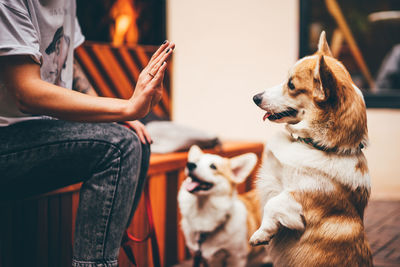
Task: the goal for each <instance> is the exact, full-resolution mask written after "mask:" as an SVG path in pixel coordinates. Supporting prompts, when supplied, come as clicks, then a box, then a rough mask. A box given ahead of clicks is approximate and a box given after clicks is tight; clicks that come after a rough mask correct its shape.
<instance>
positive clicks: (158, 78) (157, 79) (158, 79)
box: [153, 61, 167, 84]
mask: <svg viewBox="0 0 400 267" xmlns="http://www.w3.org/2000/svg"><path fill="white" fill-rule="evenodd" d="M166 69H167V62H165V61H163V63H162V64H161V66H160V68H159V69H158V71H157V73H156V75H155V76H154V79H153V82H154V83H155V84H158V83H162V82H163V80H164V74H165V70H166Z"/></svg>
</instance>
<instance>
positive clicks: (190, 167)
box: [186, 162, 197, 172]
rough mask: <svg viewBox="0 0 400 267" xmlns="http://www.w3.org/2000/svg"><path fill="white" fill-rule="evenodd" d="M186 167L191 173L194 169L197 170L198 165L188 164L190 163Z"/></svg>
mask: <svg viewBox="0 0 400 267" xmlns="http://www.w3.org/2000/svg"><path fill="white" fill-rule="evenodd" d="M186 167H187V168H188V170H189V171H190V172H191V171H193V170H194V169H196V167H197V165H196V163H193V162H188V163H187V164H186Z"/></svg>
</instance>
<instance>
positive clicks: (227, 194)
mask: <svg viewBox="0 0 400 267" xmlns="http://www.w3.org/2000/svg"><path fill="white" fill-rule="evenodd" d="M256 163H257V156H256V155H255V154H253V153H248V154H244V155H241V156H238V157H234V158H231V159H228V158H223V157H220V156H217V155H213V154H205V153H203V152H202V151H201V150H200V148H199V147H197V146H193V147H191V148H190V151H189V156H188V163H187V168H186V174H187V175H188V177H187V179H186V180H185V181H184V182H183V183H182V186H181V188H180V190H179V194H178V203H179V208H180V211H181V214H182V221H181V228H182V230H183V233H184V236H185V239H186V244H187V246H188V248H189V249H190V250H191V251H192V252H196V251H197V252H199V251H201V253H202V258H203V259H204V260H206V262H207V263H208V264H209V265H210V266H212V267H213V266H245V265H246V263H247V259H248V257H253V256H255V255H256V254H257V255H258V258H260V254H261V258H263V256H265V254H264V255H262V254H263V252H264V253H265V250H264V249H263V248H262V249H261V250H260V249H258V250H254V248H251V247H250V246H249V244H248V240H249V238H250V236H251V234H252V233H254V231H255V230H256V229H257V228H258V227H259V225H260V221H261V214H260V206H259V201H258V198H257V194H255V192H254V191H250V192H248V193H246V194H243V195H240V196H239V195H238V193H237V190H236V186H237V184H240V183H242V182H244V181H245V179H246V178H247V176H249V174H250V173H251V172H252V170H253V169H254V167H255V165H256Z"/></svg>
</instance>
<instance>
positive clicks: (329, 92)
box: [313, 55, 337, 103]
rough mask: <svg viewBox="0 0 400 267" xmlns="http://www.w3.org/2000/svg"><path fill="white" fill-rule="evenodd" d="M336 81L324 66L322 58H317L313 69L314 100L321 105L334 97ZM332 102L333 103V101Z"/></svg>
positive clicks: (326, 66) (327, 67)
mask: <svg viewBox="0 0 400 267" xmlns="http://www.w3.org/2000/svg"><path fill="white" fill-rule="evenodd" d="M336 91H337V80H336V77H335V75H334V74H333V72H332V70H331V69H330V68H329V66H328V65H327V64H326V61H325V58H324V56H322V55H321V56H319V58H318V60H317V64H316V66H315V69H314V92H313V96H314V100H315V101H316V102H317V103H323V102H326V101H329V100H332V98H333V97H334V96H335V95H336ZM333 102H334V101H333Z"/></svg>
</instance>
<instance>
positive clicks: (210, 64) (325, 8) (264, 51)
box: [77, 0, 400, 199]
mask: <svg viewBox="0 0 400 267" xmlns="http://www.w3.org/2000/svg"><path fill="white" fill-rule="evenodd" d="M77 2H78V17H79V21H80V24H81V27H82V31H83V33H84V35H85V36H86V39H87V40H90V41H96V42H113V43H114V44H115V45H120V44H140V45H158V44H160V43H161V42H162V41H163V40H164V39H169V40H172V41H173V42H175V43H176V51H175V53H174V58H173V62H172V66H170V69H171V99H172V100H171V118H172V120H173V121H175V122H177V123H181V124H184V125H188V126H191V127H195V128H199V129H202V130H205V131H208V132H211V133H215V134H216V135H218V136H219V137H220V138H221V139H223V140H226V139H234V140H254V141H262V142H268V139H269V137H270V136H271V135H272V134H273V133H274V132H276V131H277V130H279V129H280V128H281V126H280V125H274V124H271V123H269V122H263V121H262V116H263V112H262V111H261V110H259V109H258V108H257V107H256V106H255V105H254V104H253V103H252V96H253V95H254V94H256V93H257V92H260V91H262V90H264V89H266V88H268V87H270V86H273V85H275V84H277V83H279V82H281V81H282V80H283V79H285V78H286V76H287V72H288V70H289V68H290V67H291V66H292V65H293V64H294V63H295V62H296V60H298V59H299V58H300V57H302V56H305V55H308V54H312V53H313V52H314V51H315V50H316V45H317V41H318V36H319V34H320V32H321V31H322V30H325V31H326V32H327V37H328V42H329V43H330V44H331V48H332V50H333V52H334V54H335V56H336V57H337V58H339V59H340V60H341V61H342V62H343V63H344V64H345V66H346V67H347V68H348V69H349V71H350V73H351V75H352V77H353V80H354V82H355V83H356V84H357V85H358V86H359V87H360V88H362V89H363V90H364V95H365V98H366V101H367V106H368V124H369V135H370V147H369V148H368V149H367V150H366V155H367V157H368V160H369V166H370V171H371V177H372V183H373V187H372V188H373V194H372V196H373V198H379V199H382V198H384V199H394V198H398V199H400V193H399V192H400V179H399V177H398V174H399V173H400V164H398V161H399V159H400V152H399V149H400V140H399V138H398V137H399V136H400V110H399V108H400V97H399V93H398V92H400V90H399V89H400V85H399V80H400V78H399V73H398V72H397V74H396V70H397V71H398V69H399V67H400V63H399V62H400V55H399V53H400V51H399V50H400V49H397V52H396V49H395V47H396V44H399V43H400V11H399V10H400V2H399V1H397V0H379V1H378V0H375V1H372V0H368V1H365V0H364V1H363V0H338V1H320V0H281V1H265V0H251V1H244V0H219V1H213V0H202V1H197V0H185V1H182V0H168V1H166V0H85V1H83V0H78V1H77ZM332 2H333V3H332ZM335 4H336V5H335ZM396 53H397V54H396ZM393 62H394V65H393ZM396 62H397V63H396ZM396 64H397V65H396Z"/></svg>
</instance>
